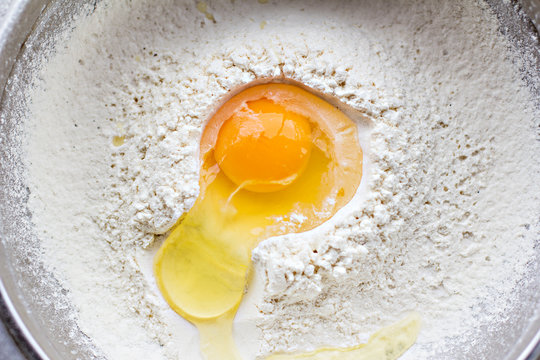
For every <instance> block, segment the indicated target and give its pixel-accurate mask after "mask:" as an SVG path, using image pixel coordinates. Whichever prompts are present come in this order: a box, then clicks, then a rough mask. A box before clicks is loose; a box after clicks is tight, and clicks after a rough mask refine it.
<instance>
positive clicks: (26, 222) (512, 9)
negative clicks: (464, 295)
mask: <svg viewBox="0 0 540 360" xmlns="http://www.w3.org/2000/svg"><path fill="white" fill-rule="evenodd" d="M95 2H96V1H95V0H81V1H70V0H59V1H48V0H3V2H2V3H0V90H1V91H0V99H1V100H2V101H1V102H0V293H1V296H2V298H3V302H4V305H1V304H0V313H2V310H4V311H5V310H6V309H7V313H8V315H7V317H6V318H5V319H4V322H5V323H6V325H7V326H8V327H9V328H10V330H11V333H12V334H14V335H15V337H16V340H17V342H18V344H19V346H20V347H21V348H22V350H23V352H24V353H25V354H26V356H27V357H31V358H41V359H81V358H82V359H87V358H88V359H89V358H102V356H101V355H100V353H99V350H97V349H96V348H95V347H94V346H93V344H92V341H91V339H89V338H87V337H86V336H85V334H84V333H82V332H81V331H80V329H79V328H78V326H77V324H76V322H75V320H74V316H73V314H72V313H71V311H72V310H69V309H71V307H70V304H69V301H68V300H67V299H66V296H65V295H66V290H65V289H62V286H61V285H60V283H58V282H56V281H55V279H54V277H53V275H52V274H50V273H49V272H48V271H47V270H46V268H45V267H44V266H43V264H41V263H40V262H39V260H38V259H39V256H37V255H38V253H39V239H38V237H37V235H36V234H35V233H33V231H32V226H31V213H30V212H29V211H28V209H27V205H26V204H27V199H28V189H27V188H26V186H25V184H24V183H23V181H22V174H23V171H24V169H23V167H22V162H21V159H20V152H19V149H20V147H21V144H20V138H19V137H18V136H17V135H18V126H17V123H18V119H20V117H19V116H18V115H19V114H17V113H16V111H14V110H13V109H14V108H15V107H13V106H11V105H13V104H11V102H12V101H15V100H14V99H18V101H21V99H23V100H22V101H24V93H23V91H24V84H26V83H28V82H29V81H30V79H31V71H30V70H29V69H30V67H29V66H26V65H27V64H29V62H31V61H32V60H33V59H34V58H36V57H37V55H39V53H40V52H41V51H43V50H44V49H45V48H46V47H47V46H49V45H50V41H51V38H52V37H51V34H53V33H55V32H58V31H61V29H62V28H64V27H65V26H66V24H68V23H69V21H70V20H71V19H72V17H73V15H74V14H75V13H76V12H77V10H78V9H79V8H80V7H81V6H82V5H85V4H90V5H92V4H95ZM487 2H488V4H489V6H491V8H492V9H493V10H494V11H495V12H496V13H497V15H498V16H499V20H500V21H501V24H502V25H503V26H501V31H502V32H503V33H505V32H506V33H507V34H509V35H511V36H512V38H514V39H518V41H516V47H517V48H518V50H519V51H521V52H522V53H523V54H527V55H528V56H533V57H535V58H536V59H537V61H538V64H539V66H538V67H537V68H536V70H534V69H532V70H530V71H532V72H533V73H528V74H524V76H525V77H529V78H531V77H532V78H536V79H538V69H539V68H540V55H539V54H540V46H539V44H538V24H539V23H540V1H539V0H536V1H532V0H529V1H523V3H516V2H512V1H495V0H488V1H487ZM520 8H522V9H523V10H524V11H525V12H526V13H528V16H523V15H522V14H523V13H521V12H519V11H517V9H520ZM535 24H536V25H535ZM531 35H533V36H531ZM535 71H536V73H534V72H535ZM537 83H540V82H537ZM537 90H538V88H537ZM537 95H538V96H537V98H538V99H539V101H538V102H539V103H540V93H539V94H537ZM6 109H7V110H6ZM10 109H11V110H10ZM22 244H25V245H26V246H22ZM29 244H30V245H31V246H28V245H29ZM28 249H32V250H28ZM536 250H537V257H536V259H535V260H533V261H531V262H530V264H529V265H530V266H529V275H530V276H529V277H528V278H527V279H526V281H524V282H523V285H522V288H521V289H519V298H520V299H522V300H523V301H522V304H521V306H516V307H515V308H514V309H513V310H511V311H510V312H509V314H508V318H509V319H511V320H509V321H508V324H506V325H505V326H503V327H501V328H500V329H489V331H486V337H485V339H482V340H483V345H482V346H481V347H482V350H480V351H481V354H482V356H481V358H486V359H487V358H489V359H505V360H510V359H520V360H524V359H527V360H534V359H540V276H538V274H540V242H538V243H537V248H536ZM475 358H476V357H475Z"/></svg>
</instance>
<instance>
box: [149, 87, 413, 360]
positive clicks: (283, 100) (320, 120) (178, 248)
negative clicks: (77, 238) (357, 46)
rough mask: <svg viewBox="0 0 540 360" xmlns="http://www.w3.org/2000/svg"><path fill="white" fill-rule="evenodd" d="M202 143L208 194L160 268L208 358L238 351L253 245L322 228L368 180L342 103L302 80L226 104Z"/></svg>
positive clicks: (167, 294)
mask: <svg viewBox="0 0 540 360" xmlns="http://www.w3.org/2000/svg"><path fill="white" fill-rule="evenodd" d="M200 153H201V171H200V194H199V197H198V198H197V200H196V201H195V204H194V205H193V207H192V209H191V210H190V211H189V213H187V214H186V216H185V217H184V218H183V220H182V221H181V222H179V224H178V225H176V226H175V227H174V228H173V230H172V232H171V233H170V235H169V236H168V237H167V239H166V241H165V242H164V244H163V245H162V246H161V248H160V249H159V251H158V253H157V255H156V258H155V263H154V271H155V275H156V280H157V284H158V286H159V288H160V290H161V292H162V294H163V296H164V298H165V299H166V300H167V302H168V303H169V305H170V306H171V308H172V309H174V310H175V311H176V312H177V313H178V314H180V315H181V316H183V317H184V318H185V319H187V320H189V321H190V322H192V323H193V324H194V325H196V326H197V328H198V329H199V332H200V338H201V340H200V341H201V349H202V351H203V354H204V355H205V358H206V359H208V360H218V359H219V360H230V359H235V360H236V359H240V357H239V356H238V353H237V351H236V348H235V346H234V342H233V340H232V321H233V319H234V315H235V313H236V310H237V308H238V306H239V304H240V302H241V300H242V297H243V295H244V292H245V290H246V286H247V282H248V278H249V273H250V267H251V251H252V250H253V248H254V247H255V246H257V244H258V243H259V242H260V241H261V240H264V239H266V238H268V237H271V236H276V235H281V234H287V233H293V232H301V231H306V230H310V229H313V228H314V227H316V226H318V225H320V224H322V223H323V222H324V221H326V220H328V219H329V218H330V217H331V216H333V215H334V214H335V213H336V211H337V210H339V209H340V208H341V207H342V206H343V205H345V204H346V203H347V202H348V201H349V200H350V199H351V198H352V196H353V195H354V194H355V192H356V189H357V187H358V185H359V184H360V180H361V176H362V149H361V148H360V145H359V142H358V135H357V128H356V125H355V123H354V122H353V121H352V120H350V119H349V118H348V117H347V116H346V115H345V114H343V113H342V112H341V111H340V110H338V109H337V108H335V107H334V106H332V105H331V104H329V103H327V102H326V101H324V100H322V99H321V98H319V97H317V96H315V95H313V94H311V93H309V92H307V91H306V90H304V89H302V88H300V87H297V86H293V85H285V84H267V85H258V86H253V87H251V88H248V89H246V90H244V91H242V92H240V93H238V94H237V95H235V96H233V97H232V98H231V99H229V101H227V102H226V103H225V104H223V105H222V107H221V108H220V109H219V110H218V111H217V112H216V113H215V114H214V115H213V116H212V118H211V119H210V121H209V122H208V124H207V126H206V127H205V130H204V132H203V135H202V139H201V144H200ZM409 346H410V345H409Z"/></svg>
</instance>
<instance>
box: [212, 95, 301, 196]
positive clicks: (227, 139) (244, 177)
mask: <svg viewBox="0 0 540 360" xmlns="http://www.w3.org/2000/svg"><path fill="white" fill-rule="evenodd" d="M310 154H311V127H310V124H309V121H308V119H306V118H305V117H303V116H301V115H298V114H296V113H293V112H290V111H286V110H285V109H284V108H283V107H282V106H279V105H278V104H275V103H274V102H272V101H270V100H268V99H261V100H256V101H252V102H249V103H247V106H246V108H245V109H242V110H241V111H238V112H236V113H235V114H233V116H232V117H231V118H230V119H228V120H227V121H225V123H224V124H223V126H222V127H221V129H220V130H219V134H218V138H217V143H216V148H215V158H216V161H217V163H218V165H219V167H220V169H221V170H223V172H224V173H225V175H227V177H228V178H229V179H231V180H232V181H233V182H234V183H235V184H236V185H238V186H241V187H242V188H244V189H246V190H251V191H255V192H272V191H277V190H280V189H282V188H284V187H285V186H287V185H289V184H291V183H292V182H293V181H294V180H296V179H297V178H298V177H299V176H300V175H301V174H302V172H303V171H304V169H305V167H306V165H307V163H308V160H309V156H310Z"/></svg>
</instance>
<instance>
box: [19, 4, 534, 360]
mask: <svg viewBox="0 0 540 360" xmlns="http://www.w3.org/2000/svg"><path fill="white" fill-rule="evenodd" d="M87 10H89V9H87ZM263 24H264V25H263ZM497 27H498V23H497V21H496V18H495V17H494V16H493V15H492V14H490V13H489V9H488V8H487V6H486V5H485V4H484V3H477V2H475V1H460V2H443V3H432V2H430V1H415V2H412V1H411V2H407V4H406V5H404V4H400V3H399V2H396V3H394V2H388V3H384V4H383V3H382V2H378V1H372V2H365V3H356V2H353V3H348V2H346V3H340V4H338V3H335V2H298V1H296V2H287V3H286V4H285V3H284V2H280V3H279V4H277V3H275V2H272V1H270V2H268V3H265V2H262V1H259V2H256V1H235V2H226V1H224V2H218V1H215V2H214V1H212V2H204V3H202V2H199V3H197V2H192V1H160V2H159V3H157V2H155V1H114V2H113V1H105V2H102V3H99V4H98V6H97V7H96V9H95V10H94V11H93V12H92V15H91V16H81V17H80V18H79V19H77V21H76V27H75V28H74V29H73V30H72V31H71V32H68V33H65V34H64V35H63V36H62V37H61V38H60V39H59V40H58V42H59V44H66V46H57V47H56V51H55V52H54V53H53V54H51V55H50V56H49V59H48V62H47V63H45V65H44V66H43V68H42V70H41V73H40V74H39V79H38V80H36V85H35V87H34V89H33V90H32V92H31V94H30V99H31V104H30V107H29V112H28V119H27V122H26V125H25V126H26V128H27V133H28V146H27V163H28V181H29V186H30V190H31V198H30V207H31V209H32V212H33V220H34V223H35V226H36V229H37V231H39V232H40V234H41V236H42V239H43V244H42V245H43V251H44V254H43V259H44V261H45V262H46V263H47V264H48V266H49V267H50V268H51V269H53V271H54V272H55V274H56V276H57V277H58V278H59V279H60V280H61V281H62V282H63V284H64V286H65V287H66V288H67V289H69V296H70V298H71V300H72V302H73V305H74V307H75V308H76V309H77V314H78V319H79V325H80V327H81V329H82V331H83V332H85V333H86V334H87V335H88V336H89V337H90V338H91V339H92V340H93V342H94V343H95V345H96V346H97V348H99V349H100V351H102V352H103V353H104V354H105V355H106V356H107V357H108V358H111V359H124V358H126V359H128V358H129V359H131V358H133V354H137V356H138V357H139V358H145V359H160V358H171V359H172V358H179V359H196V358H198V357H199V355H198V344H197V335H196V332H195V331H194V329H192V328H191V326H190V325H189V324H188V323H187V322H185V321H184V320H183V319H181V318H180V317H179V316H178V315H176V314H175V313H174V312H173V311H172V310H170V309H169V308H168V306H167V305H166V303H165V302H164V301H163V299H162V298H161V296H160V294H159V292H158V290H157V288H156V286H155V283H154V280H153V277H152V273H151V259H152V255H153V253H154V252H155V250H156V248H157V247H158V246H159V244H160V243H161V241H162V240H163V236H161V235H163V234H166V232H167V230H168V229H169V228H170V227H171V226H172V225H173V224H174V223H175V221H176V220H177V219H178V217H179V216H181V215H182V213H184V212H185V211H187V210H189V208H190V206H191V205H192V204H193V202H194V200H195V198H196V196H197V193H198V185H197V182H198V140H199V136H200V134H201V131H202V128H203V127H204V124H205V122H206V120H207V119H208V117H209V116H210V115H211V114H212V112H213V111H214V110H215V109H216V107H217V106H218V105H219V104H220V102H222V101H223V100H224V99H225V97H226V95H227V94H228V93H229V91H230V90H231V89H235V88H236V87H238V86H241V85H244V84H246V83H248V82H250V81H252V80H255V79H259V78H269V77H276V76H283V77H286V78H290V79H293V80H296V81H300V82H302V83H304V84H305V85H307V86H310V87H312V88H313V89H315V90H317V91H320V92H322V93H324V94H326V95H329V96H333V97H335V98H337V99H339V100H341V101H342V102H343V103H345V104H347V105H349V106H351V107H353V108H354V109H356V110H357V111H359V112H360V113H362V114H363V116H365V117H366V118H369V119H370V123H369V124H365V123H364V124H360V125H361V129H362V134H364V141H363V144H362V145H363V147H364V150H366V155H365V157H366V162H367V163H368V164H369V167H368V168H367V169H365V170H367V171H365V175H364V178H363V180H362V185H361V189H360V191H359V194H358V196H357V198H356V199H355V200H354V201H353V202H351V203H350V204H349V205H348V206H347V207H346V208H345V209H342V211H340V212H339V214H338V216H336V217H335V218H334V219H332V220H331V221H329V222H328V223H326V224H324V225H323V226H322V227H320V228H318V229H315V230H314V231H311V232H307V233H303V234H291V235H286V236H281V237H277V238H273V239H269V240H267V241H265V242H263V243H261V244H260V246H259V247H258V248H257V249H256V250H255V251H254V254H253V259H254V266H255V273H256V276H255V279H254V281H253V283H252V284H251V285H250V289H249V292H248V294H247V298H246V299H245V301H244V303H243V305H242V307H241V309H240V312H239V315H238V317H237V324H236V328H235V332H236V337H237V343H238V345H239V347H240V348H241V351H242V352H243V353H244V354H245V356H246V358H248V357H250V358H255V357H257V356H264V355H266V354H269V353H271V352H274V351H294V350H309V349H314V348H317V347H320V346H325V345H332V346H346V345H353V344H356V343H358V342H360V341H364V340H366V339H367V336H368V335H369V334H370V333H371V332H373V331H375V330H376V329H378V328H380V327H382V326H384V325H387V324H389V323H392V322H394V321H395V320H397V319H398V318H399V317H401V316H403V315H404V314H405V313H406V312H408V311H412V310H416V311H418V312H420V313H421V314H422V317H423V320H424V330H423V332H422V333H421V334H420V338H419V340H418V344H417V345H415V347H413V348H412V349H411V350H410V351H409V352H408V353H407V354H406V355H405V356H404V358H406V359H419V358H438V359H444V358H452V359H461V358H467V357H468V358H470V357H471V354H473V355H474V354H479V351H482V347H481V344H480V343H481V342H482V341H488V340H489V339H490V338H489V336H490V334H489V333H479V332H475V331H478V329H481V327H485V326H488V327H490V328H493V329H498V328H501V327H502V328H503V329H504V326H505V325H504V324H507V326H510V325H511V324H510V325H508V324H509V323H508V320H507V319H506V315H505V314H506V312H507V311H508V309H509V308H511V307H512V306H513V304H514V302H515V301H516V297H515V296H514V293H515V287H516V286H517V285H516V284H517V282H518V281H520V280H521V279H522V278H523V277H524V274H525V271H526V264H527V261H528V260H529V259H531V258H532V257H533V254H534V252H533V251H534V250H533V248H534V238H535V236H537V234H538V228H537V225H538V224H537V221H538V214H539V212H540V209H539V204H540V201H539V200H540V199H539V193H538V191H537V185H536V184H537V183H538V180H539V179H538V177H539V171H540V163H539V161H540V159H539V158H538V156H537V154H538V153H539V151H540V148H539V142H538V141H536V140H537V139H536V138H535V136H536V135H535V133H534V128H535V127H537V126H538V116H537V114H536V115H535V113H534V105H533V98H532V95H531V92H530V91H529V90H527V88H526V87H525V85H524V82H523V81H522V80H521V79H520V74H519V73H518V70H517V69H518V66H527V63H526V62H524V63H519V61H521V60H519V59H518V58H516V57H514V56H513V55H512V52H511V51H510V48H509V45H508V44H507V42H506V41H505V40H504V39H503V38H502V36H501V35H500V34H499V33H498V30H497V29H498V28H497ZM115 136H117V137H122V138H123V139H124V144H123V145H121V146H118V147H116V146H114V145H113V138H114V137H115ZM479 309H482V311H479ZM515 333H516V336H517V335H518V334H517V332H515ZM498 341H499V342H500V343H502V344H503V345H504V344H510V343H512V342H513V341H515V339H499V340H498Z"/></svg>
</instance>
